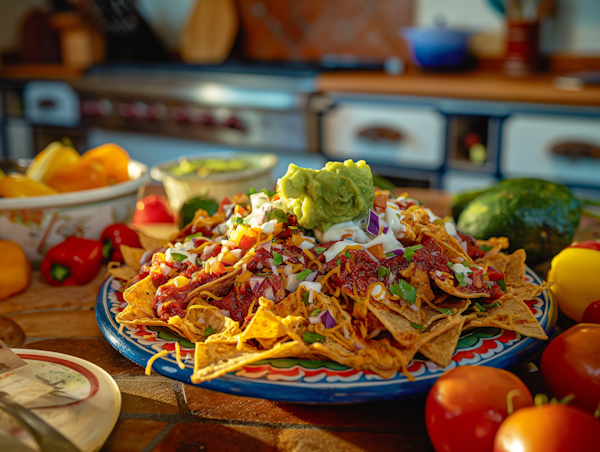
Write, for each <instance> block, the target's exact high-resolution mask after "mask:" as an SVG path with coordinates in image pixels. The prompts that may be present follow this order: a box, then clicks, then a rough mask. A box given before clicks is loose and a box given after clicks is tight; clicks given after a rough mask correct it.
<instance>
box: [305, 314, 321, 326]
mask: <svg viewBox="0 0 600 452" xmlns="http://www.w3.org/2000/svg"><path fill="white" fill-rule="evenodd" d="M308 321H309V322H310V323H311V324H313V325H316V324H317V323H323V321H322V320H321V316H320V315H314V316H312V317H309V318H308Z"/></svg>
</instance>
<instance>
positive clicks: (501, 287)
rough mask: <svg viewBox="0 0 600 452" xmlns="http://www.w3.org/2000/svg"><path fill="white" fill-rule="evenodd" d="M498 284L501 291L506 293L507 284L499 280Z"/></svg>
mask: <svg viewBox="0 0 600 452" xmlns="http://www.w3.org/2000/svg"><path fill="white" fill-rule="evenodd" d="M498 284H500V289H502V292H506V284H505V283H504V280H503V279H499V280H498Z"/></svg>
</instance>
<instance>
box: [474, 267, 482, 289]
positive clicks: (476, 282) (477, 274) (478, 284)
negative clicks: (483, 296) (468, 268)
mask: <svg viewBox="0 0 600 452" xmlns="http://www.w3.org/2000/svg"><path fill="white" fill-rule="evenodd" d="M482 274H483V270H474V271H473V287H476V288H477V289H481V288H482V287H483V282H482V281H481V275H482Z"/></svg>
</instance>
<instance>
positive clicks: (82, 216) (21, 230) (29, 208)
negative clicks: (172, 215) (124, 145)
mask: <svg viewBox="0 0 600 452" xmlns="http://www.w3.org/2000/svg"><path fill="white" fill-rule="evenodd" d="M129 176H130V178H131V180H129V181H127V182H122V183H120V184H115V185H111V186H109V187H102V188H94V189H91V190H82V191H78V192H72V193H61V194H58V195H51V196H32V197H29V198H0V239H5V240H12V241H14V242H17V243H18V244H19V245H21V246H22V247H23V249H24V250H25V253H26V254H27V257H28V258H29V260H30V261H31V262H32V264H34V265H37V264H39V263H40V262H41V260H42V258H43V257H44V254H45V253H46V251H48V249H50V248H52V247H53V246H54V245H57V244H58V243H60V242H62V241H63V240H64V239H65V238H67V237H70V236H77V237H85V238H90V239H94V240H98V239H99V238H100V234H101V233H102V231H103V230H104V228H106V226H108V225H110V224H113V223H127V222H129V221H131V217H132V216H133V212H134V211H135V204H136V202H137V199H138V195H139V192H140V189H141V188H142V187H144V186H145V185H147V184H148V183H149V182H150V175H149V174H148V167H147V166H146V165H143V164H142V163H139V162H136V161H131V162H129Z"/></svg>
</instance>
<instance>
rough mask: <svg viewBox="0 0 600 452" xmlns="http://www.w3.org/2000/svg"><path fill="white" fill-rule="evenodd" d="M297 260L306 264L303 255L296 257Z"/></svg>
mask: <svg viewBox="0 0 600 452" xmlns="http://www.w3.org/2000/svg"><path fill="white" fill-rule="evenodd" d="M298 261H300V262H301V263H302V265H306V261H305V260H304V256H300V257H299V258H298Z"/></svg>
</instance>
